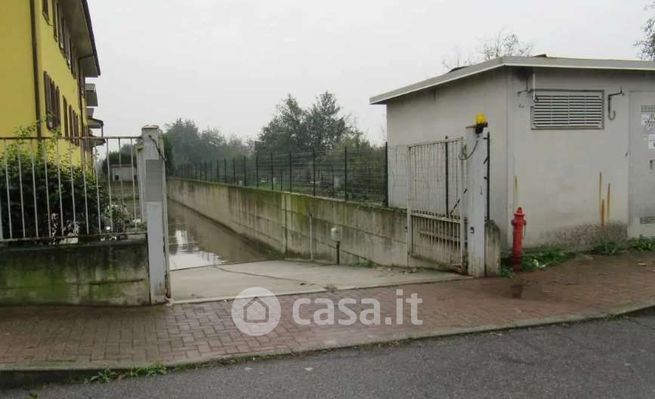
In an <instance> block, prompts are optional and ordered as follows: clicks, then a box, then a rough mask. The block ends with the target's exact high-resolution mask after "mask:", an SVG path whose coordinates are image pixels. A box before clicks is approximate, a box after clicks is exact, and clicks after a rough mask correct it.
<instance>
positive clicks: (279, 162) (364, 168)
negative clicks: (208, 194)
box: [172, 145, 388, 206]
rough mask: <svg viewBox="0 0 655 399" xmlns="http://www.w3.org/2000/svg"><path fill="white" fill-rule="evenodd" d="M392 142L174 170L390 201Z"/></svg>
mask: <svg viewBox="0 0 655 399" xmlns="http://www.w3.org/2000/svg"><path fill="white" fill-rule="evenodd" d="M387 150H388V148H387V146H386V145H385V146H384V147H382V148H379V149H367V150H366V151H359V150H357V149H354V148H345V149H344V150H343V151H339V152H331V153H327V154H326V153H318V152H305V153H287V154H279V153H272V152H270V153H269V152H258V153H256V154H254V155H250V156H242V157H235V158H221V159H217V160H213V161H206V162H197V163H188V164H184V165H177V166H176V167H175V168H173V170H172V175H173V176H175V177H180V178H190V179H198V180H206V181H215V182H220V183H225V184H233V185H240V186H247V187H257V188H263V189H269V190H278V191H288V192H294V193H303V194H309V195H314V196H319V197H330V198H340V199H344V200H346V201H361V202H372V203H379V204H382V205H385V206H386V205H388V183H387V182H388V156H387Z"/></svg>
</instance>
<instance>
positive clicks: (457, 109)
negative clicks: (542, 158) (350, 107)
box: [387, 70, 508, 237]
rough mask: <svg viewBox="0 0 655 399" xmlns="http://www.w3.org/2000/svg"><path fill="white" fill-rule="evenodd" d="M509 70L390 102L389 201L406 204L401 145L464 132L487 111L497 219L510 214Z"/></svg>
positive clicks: (493, 204)
mask: <svg viewBox="0 0 655 399" xmlns="http://www.w3.org/2000/svg"><path fill="white" fill-rule="evenodd" d="M506 75H507V73H506V72H505V71H504V70H497V71H491V72H487V73H485V74H482V75H479V76H477V77H473V78H470V79H465V80H461V81H459V82H457V83H454V84H448V85H444V86H440V87H438V88H437V89H435V90H428V91H424V92H421V93H417V94H413V95H409V96H404V97H402V98H399V99H397V100H393V101H391V102H389V103H388V104H387V132H388V141H389V148H390V156H389V175H390V182H389V203H390V205H391V206H397V207H405V205H406V192H407V184H406V183H407V181H406V177H405V173H404V172H405V164H404V160H405V157H404V153H402V151H401V153H400V154H399V155H400V156H399V157H398V159H397V160H396V157H395V154H394V148H395V146H398V145H407V144H416V143H422V142H429V141H435V140H439V139H443V138H445V137H446V136H448V137H450V138H454V137H462V136H464V135H465V133H466V126H470V125H472V124H474V123H475V115H476V114H477V113H480V112H482V113H484V114H485V115H486V116H487V119H488V121H489V127H490V131H491V134H492V146H491V157H492V162H491V175H492V176H491V186H492V198H491V218H492V219H494V220H499V221H503V220H506V219H507V206H506V203H507V168H506V161H505V160H506V156H505V150H506V132H507V124H506V121H507V101H508V99H507V90H506V88H507V82H506V79H507V77H506ZM498 225H499V226H500V228H501V237H505V236H506V234H504V233H503V232H502V230H503V229H506V226H505V224H504V223H502V222H501V223H498Z"/></svg>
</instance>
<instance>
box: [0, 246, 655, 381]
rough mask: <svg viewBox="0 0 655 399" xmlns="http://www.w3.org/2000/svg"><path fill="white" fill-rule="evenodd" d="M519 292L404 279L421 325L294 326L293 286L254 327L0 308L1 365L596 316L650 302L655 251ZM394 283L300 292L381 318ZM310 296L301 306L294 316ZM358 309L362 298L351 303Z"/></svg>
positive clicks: (178, 359)
mask: <svg viewBox="0 0 655 399" xmlns="http://www.w3.org/2000/svg"><path fill="white" fill-rule="evenodd" d="M526 279H527V282H528V286H527V287H526V289H525V292H524V298H523V299H512V298H510V296H509V281H508V280H506V279H499V278H496V279H477V280H460V281H451V282H442V283H431V284H414V285H404V286H402V287H400V288H402V290H403V292H404V295H405V297H407V296H409V295H411V294H412V293H416V294H418V296H419V297H420V298H422V299H423V304H421V305H420V306H419V313H418V317H419V319H422V320H423V324H422V325H420V326H413V325H411V324H410V323H409V320H410V318H409V316H410V315H409V306H405V310H406V312H405V323H404V324H403V325H394V326H388V325H384V323H383V324H382V325H378V326H364V325H362V324H360V323H356V324H354V325H352V326H341V325H335V326H316V325H311V326H300V325H296V324H295V323H293V321H292V317H291V314H292V311H291V308H292V304H293V301H294V300H295V299H297V298H298V297H300V296H299V295H289V296H282V297H280V298H279V299H280V302H281V305H282V319H281V322H280V324H279V325H278V327H277V328H276V329H275V330H274V331H273V332H271V333H270V334H268V335H266V336H263V337H250V336H247V335H244V334H242V333H241V332H240V331H239V330H238V329H237V328H236V326H235V325H234V324H233V322H232V319H231V316H230V315H231V302H230V301H219V302H210V303H202V304H179V305H174V306H160V307H153V308H129V309H125V308H79V307H30V308H18V307H17V308H0V370H36V369H41V370H43V369H46V370H70V369H98V368H105V367H112V368H130V367H135V366H143V365H149V364H153V363H163V364H165V365H180V364H186V363H194V362H203V361H209V360H218V359H226V358H230V357H235V356H246V355H248V356H256V355H267V354H279V353H297V352H301V351H307V350H318V349H326V348H336V347H345V346H352V345H361V344H367V343H376V342H384V341H393V340H399V339H407V338H416V337H426V336H437V335H448V334H457V333H462V332H473V331H483V330H491V329H499V328H509V327H516V326H527V325H536V324H545V323H552V322H558V321H572V320H581V319H586V318H595V317H604V316H607V315H611V314H618V313H623V312H625V311H627V310H633V309H636V308H640V307H646V306H652V305H655V254H653V253H648V254H638V253H630V254H624V255H621V256H615V257H609V258H605V257H593V258H591V257H581V258H577V259H575V260H573V261H570V262H567V263H566V264H563V265H559V266H556V267H553V268H551V269H549V270H547V271H538V272H534V273H529V274H526ZM396 288H397V287H383V288H370V289H358V290H346V291H337V292H333V293H313V294H307V295H302V296H303V297H308V298H311V299H313V298H325V297H328V298H331V299H333V300H335V301H337V300H338V299H340V298H344V297H349V298H355V299H358V300H359V299H361V298H367V297H369V298H375V299H377V300H378V301H380V303H381V308H382V316H383V317H382V320H383V321H384V320H385V317H386V316H391V317H394V316H395V300H396ZM312 307H313V308H317V307H316V306H314V305H312V306H307V307H303V316H304V317H307V314H308V313H307V311H308V310H309V311H311V309H312ZM352 308H353V310H355V311H357V310H358V309H359V310H362V309H366V308H368V306H366V305H364V306H362V305H356V306H352Z"/></svg>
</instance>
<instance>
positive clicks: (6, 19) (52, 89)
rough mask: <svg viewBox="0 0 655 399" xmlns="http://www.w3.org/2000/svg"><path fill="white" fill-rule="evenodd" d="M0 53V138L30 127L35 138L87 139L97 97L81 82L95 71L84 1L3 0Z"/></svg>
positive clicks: (0, 15) (95, 55)
mask: <svg viewBox="0 0 655 399" xmlns="http://www.w3.org/2000/svg"><path fill="white" fill-rule="evenodd" d="M0 54H2V56H1V58H0V137H11V136H13V135H15V134H17V132H18V131H19V130H20V129H22V128H28V127H30V126H33V127H34V135H36V136H39V137H51V136H52V135H53V134H54V133H55V132H60V134H61V136H62V137H67V138H71V139H74V138H76V137H85V136H88V135H90V131H89V127H96V126H94V123H97V122H98V121H96V120H94V119H92V118H91V116H90V115H91V114H92V109H91V108H89V110H88V111H87V107H95V106H97V96H96V94H95V91H94V90H95V86H93V85H87V84H86V78H94V77H98V76H99V75H100V67H99V63H98V55H97V51H96V46H95V42H94V37H93V29H92V27H91V17H90V15H89V8H88V5H87V1H86V0H2V1H1V5H0ZM87 89H88V90H87ZM87 112H88V113H89V115H87ZM90 125H91V126H90ZM71 142H76V143H79V141H78V140H71Z"/></svg>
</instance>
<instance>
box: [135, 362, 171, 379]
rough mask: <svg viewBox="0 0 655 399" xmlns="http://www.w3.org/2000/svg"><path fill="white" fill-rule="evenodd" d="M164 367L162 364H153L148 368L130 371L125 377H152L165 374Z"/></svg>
mask: <svg viewBox="0 0 655 399" xmlns="http://www.w3.org/2000/svg"><path fill="white" fill-rule="evenodd" d="M166 372H167V370H166V366H164V365H163V364H153V365H151V366H148V367H141V368H136V369H131V370H129V371H128V372H127V373H126V376H127V377H154V376H156V375H164V374H166Z"/></svg>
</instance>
